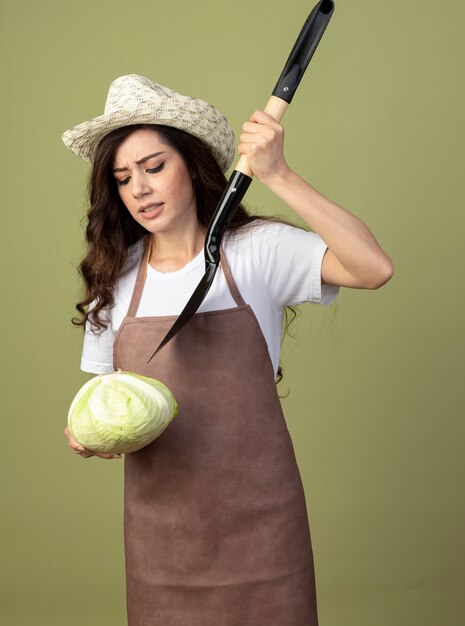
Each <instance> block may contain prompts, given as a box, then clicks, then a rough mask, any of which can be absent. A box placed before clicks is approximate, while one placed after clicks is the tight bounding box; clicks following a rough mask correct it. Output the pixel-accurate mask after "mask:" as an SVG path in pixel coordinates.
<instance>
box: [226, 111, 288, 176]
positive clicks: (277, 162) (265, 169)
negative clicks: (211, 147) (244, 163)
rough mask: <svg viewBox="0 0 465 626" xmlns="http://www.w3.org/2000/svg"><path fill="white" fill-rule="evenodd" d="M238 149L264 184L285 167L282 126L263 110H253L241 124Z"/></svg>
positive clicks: (279, 174)
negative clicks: (246, 120) (249, 116)
mask: <svg viewBox="0 0 465 626" xmlns="http://www.w3.org/2000/svg"><path fill="white" fill-rule="evenodd" d="M242 131H243V132H242V133H241V136H240V138H239V139H240V144H239V147H238V151H239V153H240V154H244V155H245V156H246V157H247V160H248V162H249V163H250V167H251V168H252V169H253V172H254V174H255V176H256V177H257V178H258V179H259V180H260V181H261V182H262V183H264V184H265V185H266V184H267V182H268V181H270V180H271V179H273V178H276V177H279V176H281V175H282V174H283V173H284V172H285V171H286V170H287V169H288V166H287V163H286V161H285V159H284V128H283V127H282V126H281V124H280V123H279V122H277V121H276V120H275V119H274V117H272V116H271V115H269V114H268V113H265V112H264V111H259V110H257V111H255V113H254V114H253V115H252V116H251V118H250V121H249V122H244V124H242Z"/></svg>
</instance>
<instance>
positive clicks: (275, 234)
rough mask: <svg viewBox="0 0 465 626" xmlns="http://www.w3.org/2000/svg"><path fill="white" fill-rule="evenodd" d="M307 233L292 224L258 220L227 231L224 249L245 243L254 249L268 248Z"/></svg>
mask: <svg viewBox="0 0 465 626" xmlns="http://www.w3.org/2000/svg"><path fill="white" fill-rule="evenodd" d="M307 232H308V231H306V230H304V229H303V228H300V227H299V226H294V225H293V224H287V223H285V222H278V221H276V222H275V221H272V220H265V219H260V218H259V219H257V220H254V221H253V222H251V223H250V224H247V225H246V226H244V227H241V228H239V229H237V230H228V231H227V232H226V234H225V238H224V245H225V247H226V246H229V247H235V246H239V245H240V244H241V243H246V244H248V245H249V246H253V247H254V248H257V247H262V246H264V247H269V246H272V245H273V243H274V242H276V241H280V240H283V239H285V240H289V239H291V240H292V239H295V238H297V239H298V238H299V237H301V236H302V234H305V233H307Z"/></svg>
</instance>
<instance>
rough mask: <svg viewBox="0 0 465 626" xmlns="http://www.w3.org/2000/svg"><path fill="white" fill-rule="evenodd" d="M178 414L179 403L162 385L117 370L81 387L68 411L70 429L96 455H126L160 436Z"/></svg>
mask: <svg viewBox="0 0 465 626" xmlns="http://www.w3.org/2000/svg"><path fill="white" fill-rule="evenodd" d="M177 413H178V405H177V404H176V400H175V398H174V396H173V394H172V393H171V391H170V390H169V389H168V387H166V386H165V385H164V384H163V383H162V382H160V381H159V380H155V379H154V378H148V377H147V376H141V375H139V374H134V373H133V372H122V371H121V370H118V371H117V372H115V373H114V374H102V375H100V376H95V377H94V378H92V379H91V380H89V381H88V382H87V383H86V384H85V385H83V386H82V387H81V389H80V390H79V391H78V392H77V394H76V396H75V398H74V400H73V401H72V403H71V406H70V408H69V412H68V427H69V430H70V431H71V434H72V435H73V437H74V439H75V440H76V441H77V442H78V443H80V444H81V445H82V446H84V447H85V448H88V449H89V450H92V451H93V452H104V453H108V454H116V453H121V454H127V453H129V452H135V451H136V450H139V449H140V448H143V447H144V446H146V445H147V444H149V443H150V442H151V441H153V440H154V439H156V438H157V437H158V436H159V435H161V433H162V432H163V431H164V430H165V428H166V427H167V426H168V424H169V423H170V422H171V420H172V419H173V418H174V417H175V416H176V415H177Z"/></svg>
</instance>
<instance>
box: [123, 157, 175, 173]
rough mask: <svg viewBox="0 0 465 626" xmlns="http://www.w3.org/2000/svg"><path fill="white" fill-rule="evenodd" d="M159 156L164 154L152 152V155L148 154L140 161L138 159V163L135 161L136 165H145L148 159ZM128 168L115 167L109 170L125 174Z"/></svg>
mask: <svg viewBox="0 0 465 626" xmlns="http://www.w3.org/2000/svg"><path fill="white" fill-rule="evenodd" d="M160 154H165V153H164V152H152V154H149V155H147V156H145V157H142V159H139V160H138V161H136V164H137V165H140V164H141V163H145V161H148V160H149V159H152V158H153V157H157V156H160ZM127 169H128V168H127V167H115V168H114V169H113V170H111V171H112V172H113V173H114V172H125V171H126V170H127Z"/></svg>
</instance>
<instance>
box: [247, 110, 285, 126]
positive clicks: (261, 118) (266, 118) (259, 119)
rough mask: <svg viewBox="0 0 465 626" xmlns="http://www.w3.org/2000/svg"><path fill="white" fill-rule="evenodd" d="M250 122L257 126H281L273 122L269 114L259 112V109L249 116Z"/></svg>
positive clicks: (275, 121) (273, 119)
mask: <svg viewBox="0 0 465 626" xmlns="http://www.w3.org/2000/svg"><path fill="white" fill-rule="evenodd" d="M250 120H251V121H252V122H256V123H257V124H269V125H270V126H281V124H280V123H279V122H278V121H277V120H275V118H274V117H273V116H272V115H270V114H269V113H265V111H261V110H260V109H256V111H254V112H253V113H252V115H251V116H250Z"/></svg>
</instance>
